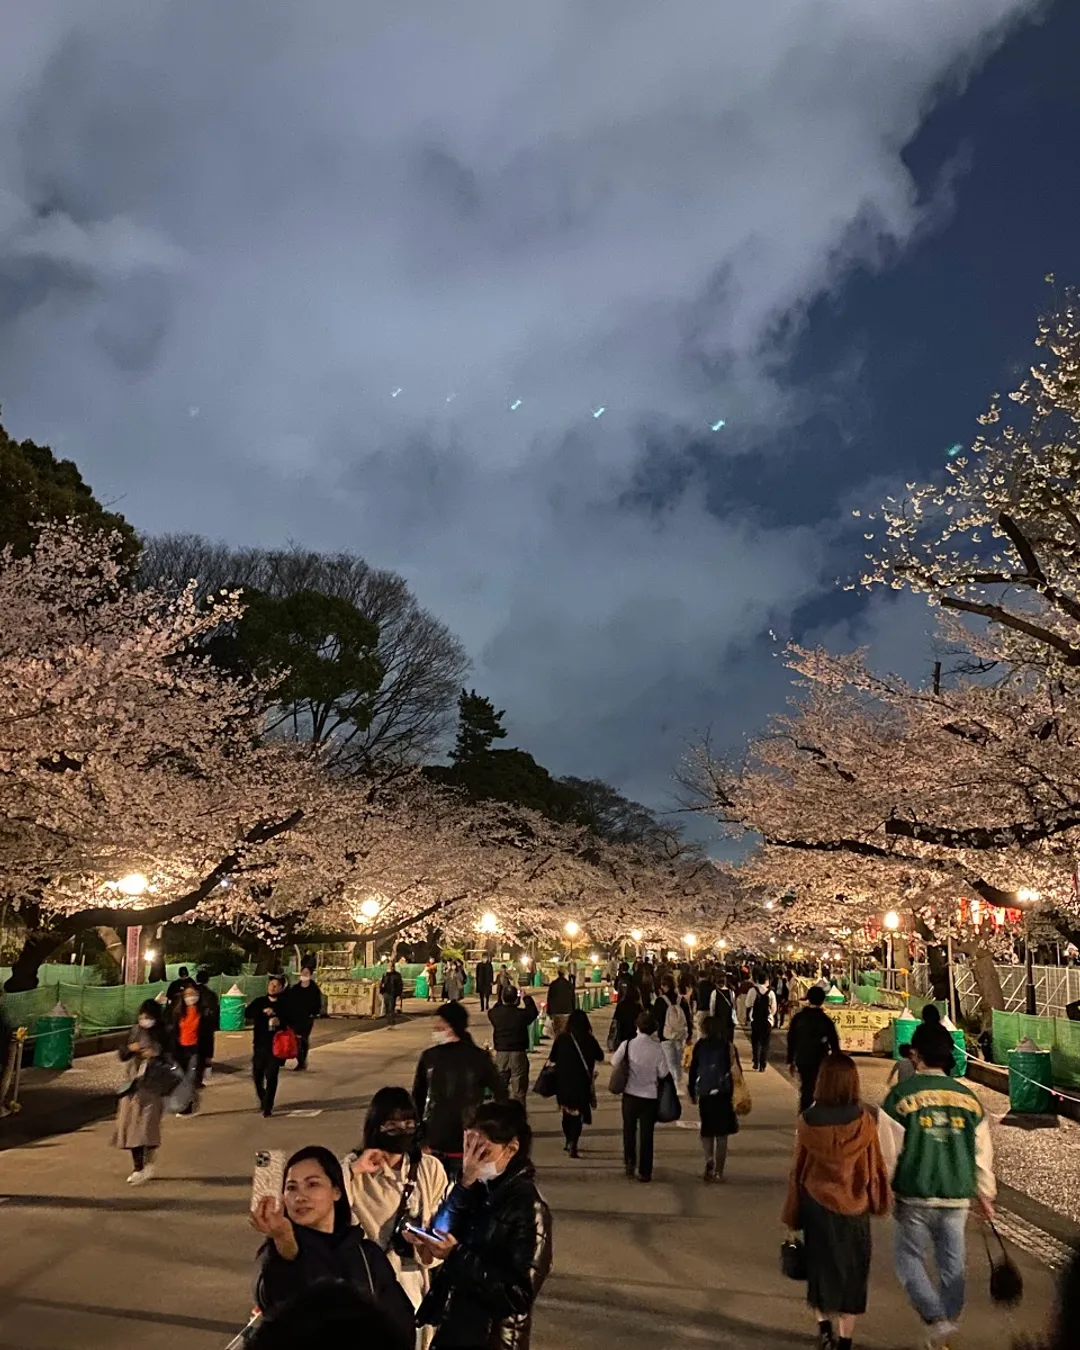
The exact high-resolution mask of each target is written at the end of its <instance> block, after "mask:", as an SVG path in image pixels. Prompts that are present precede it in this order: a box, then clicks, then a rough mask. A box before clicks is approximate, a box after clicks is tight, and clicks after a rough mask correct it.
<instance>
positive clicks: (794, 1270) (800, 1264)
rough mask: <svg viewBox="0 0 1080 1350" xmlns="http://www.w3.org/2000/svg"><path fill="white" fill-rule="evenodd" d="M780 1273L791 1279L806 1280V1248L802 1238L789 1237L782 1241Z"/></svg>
mask: <svg viewBox="0 0 1080 1350" xmlns="http://www.w3.org/2000/svg"><path fill="white" fill-rule="evenodd" d="M780 1273H781V1275H783V1276H785V1277H786V1278H787V1279H789V1280H799V1281H800V1282H801V1281H805V1279H806V1248H805V1247H804V1246H803V1244H802V1241H801V1239H800V1238H787V1239H786V1240H785V1241H783V1242H781V1244H780Z"/></svg>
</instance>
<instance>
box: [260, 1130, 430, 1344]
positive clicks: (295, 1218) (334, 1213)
mask: <svg viewBox="0 0 1080 1350" xmlns="http://www.w3.org/2000/svg"><path fill="white" fill-rule="evenodd" d="M251 1222H252V1226H253V1227H254V1228H256V1229H257V1230H258V1231H259V1232H260V1233H262V1234H263V1235H264V1236H265V1237H266V1241H265V1242H264V1243H263V1245H262V1247H260V1249H259V1256H258V1260H259V1274H258V1278H257V1280H256V1285H255V1301H256V1303H257V1304H258V1305H259V1308H260V1309H261V1310H262V1311H263V1312H264V1313H272V1312H273V1311H274V1310H275V1309H276V1308H280V1307H281V1306H282V1305H283V1304H285V1303H288V1302H289V1300H290V1299H292V1298H295V1297H296V1295H297V1294H300V1293H302V1292H303V1291H304V1290H306V1289H308V1288H310V1287H311V1286H312V1285H313V1284H317V1283H318V1282H319V1281H320V1280H336V1281H343V1282H344V1283H346V1284H348V1285H350V1286H351V1287H352V1288H354V1289H356V1290H357V1291H358V1292H359V1293H361V1294H363V1295H365V1296H366V1297H367V1298H370V1299H371V1301H372V1302H373V1303H374V1304H375V1305H376V1306H377V1307H378V1308H380V1309H381V1310H382V1311H383V1312H384V1313H385V1314H386V1315H387V1317H388V1318H390V1319H391V1320H392V1321H393V1323H394V1324H395V1326H396V1327H398V1328H399V1329H400V1331H401V1334H402V1336H403V1337H405V1338H406V1339H407V1341H408V1343H409V1344H411V1343H412V1338H413V1326H414V1323H413V1310H412V1304H411V1303H410V1302H409V1300H408V1298H407V1297H406V1294H405V1291H404V1290H403V1289H402V1287H401V1285H400V1284H398V1282H397V1277H396V1276H395V1274H394V1272H393V1269H392V1268H391V1266H390V1263H389V1261H387V1259H386V1257H385V1256H384V1255H383V1253H382V1251H381V1249H380V1248H379V1247H377V1246H376V1245H375V1243H374V1242H369V1241H368V1239H367V1238H366V1237H365V1236H364V1233H363V1230H362V1229H361V1228H357V1227H354V1226H353V1222H352V1212H351V1211H350V1209H349V1202H348V1200H347V1199H346V1195H345V1178H344V1176H343V1175H342V1172H341V1164H340V1163H339V1162H338V1160H337V1159H336V1158H335V1157H334V1155H333V1154H332V1153H331V1152H330V1150H329V1149H328V1148H320V1147H318V1146H317V1145H316V1146H312V1147H310V1148H302V1149H301V1150H300V1152H299V1153H294V1154H293V1156H292V1157H291V1158H290V1159H289V1161H288V1163H286V1165H285V1192H284V1196H283V1197H281V1198H280V1199H279V1198H278V1197H277V1196H272V1195H271V1196H267V1197H266V1198H265V1199H263V1200H261V1201H260V1202H259V1203H258V1205H257V1206H256V1208H255V1210H254V1211H253V1213H252V1216H251Z"/></svg>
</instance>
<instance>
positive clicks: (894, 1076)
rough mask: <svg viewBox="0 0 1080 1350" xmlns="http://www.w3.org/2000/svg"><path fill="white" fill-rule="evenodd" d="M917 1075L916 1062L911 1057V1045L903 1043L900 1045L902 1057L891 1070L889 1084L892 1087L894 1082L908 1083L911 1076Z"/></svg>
mask: <svg viewBox="0 0 1080 1350" xmlns="http://www.w3.org/2000/svg"><path fill="white" fill-rule="evenodd" d="M914 1077H915V1064H914V1062H913V1060H912V1058H911V1046H910V1044H909V1045H902V1046H901V1047H900V1058H899V1059H898V1060H897V1061H896V1063H895V1064H894V1065H893V1066H892V1068H891V1069H890V1070H889V1077H888V1080H887V1086H888V1087H892V1085H893V1084H894V1083H906V1082H907V1081H908V1079H909V1078H914Z"/></svg>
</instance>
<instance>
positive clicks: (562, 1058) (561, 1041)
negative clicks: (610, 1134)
mask: <svg viewBox="0 0 1080 1350" xmlns="http://www.w3.org/2000/svg"><path fill="white" fill-rule="evenodd" d="M575 1039H576V1042H577V1043H576V1045H575ZM579 1048H580V1051H581V1053H580V1054H579V1053H578V1049H579ZM548 1058H549V1059H550V1060H551V1062H552V1064H554V1065H555V1100H556V1101H557V1102H558V1103H559V1105H560V1106H565V1107H566V1108H567V1110H569V1111H580V1112H581V1114H582V1117H583V1118H584V1121H585V1124H586V1125H591V1124H592V1096H593V1068H594V1066H595V1065H597V1064H600V1063H602V1062H603V1059H604V1052H603V1050H601V1049H600V1046H599V1044H598V1042H597V1040H596V1037H595V1036H585V1037H584V1038H575V1037H573V1036H571V1035H570V1033H569V1032H568V1031H564V1032H563V1033H562V1035H561V1036H556V1037H555V1040H554V1043H553V1044H552V1047H551V1054H550V1055H549V1056H548Z"/></svg>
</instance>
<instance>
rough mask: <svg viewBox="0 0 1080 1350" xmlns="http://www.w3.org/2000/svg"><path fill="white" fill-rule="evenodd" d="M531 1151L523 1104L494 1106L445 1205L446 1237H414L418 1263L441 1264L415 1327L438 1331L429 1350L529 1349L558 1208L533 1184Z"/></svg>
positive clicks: (476, 1128) (475, 1130) (474, 1133)
mask: <svg viewBox="0 0 1080 1350" xmlns="http://www.w3.org/2000/svg"><path fill="white" fill-rule="evenodd" d="M531 1150H532V1131H531V1130H530V1129H529V1123H528V1120H527V1119H526V1116H525V1111H524V1109H523V1108H522V1106H521V1105H520V1103H518V1102H506V1103H498V1102H487V1103H486V1104H485V1105H484V1106H482V1107H481V1108H480V1109H479V1111H477V1113H476V1119H475V1121H474V1123H473V1127H472V1129H471V1130H470V1131H469V1134H468V1137H467V1139H466V1143H465V1157H464V1163H463V1168H462V1176H461V1182H460V1184H459V1185H458V1186H456V1187H455V1188H454V1190H453V1191H452V1192H451V1194H450V1197H449V1199H448V1200H447V1208H448V1211H449V1220H448V1223H447V1230H448V1232H447V1237H446V1239H445V1240H444V1241H442V1242H439V1243H429V1242H427V1241H426V1240H425V1239H423V1238H417V1237H415V1236H413V1235H411V1234H410V1235H408V1238H409V1241H410V1242H412V1243H413V1244H414V1245H415V1246H416V1248H417V1250H418V1252H419V1253H420V1256H421V1260H428V1261H432V1260H436V1259H441V1260H442V1262H443V1264H442V1266H441V1267H440V1268H439V1269H438V1270H437V1271H436V1272H435V1274H434V1276H433V1277H432V1281H431V1292H430V1293H429V1294H428V1296H427V1298H425V1299H424V1301H423V1303H422V1304H421V1305H420V1311H419V1312H418V1313H417V1321H418V1322H420V1323H422V1324H423V1325H425V1326H433V1327H435V1328H436V1332H435V1339H434V1341H433V1343H432V1350H465V1347H485V1350H494V1348H495V1347H499V1350H529V1345H530V1341H531V1333H532V1313H533V1306H534V1304H535V1303H536V1299H537V1296H538V1295H539V1293H540V1290H541V1289H542V1288H543V1285H544V1281H545V1280H546V1279H547V1276H548V1272H549V1271H550V1270H551V1249H552V1248H551V1211H550V1210H549V1209H548V1207H547V1204H546V1203H545V1201H544V1198H543V1196H541V1194H540V1192H539V1191H538V1190H537V1187H536V1180H535V1169H534V1168H533V1164H532V1160H531ZM441 1231H443V1230H442V1229H441V1227H440V1232H441Z"/></svg>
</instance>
